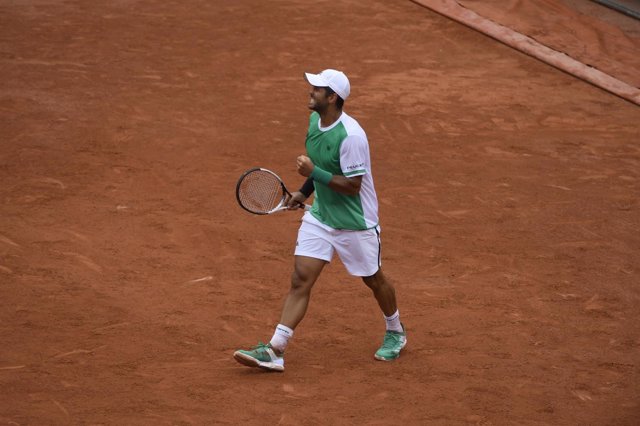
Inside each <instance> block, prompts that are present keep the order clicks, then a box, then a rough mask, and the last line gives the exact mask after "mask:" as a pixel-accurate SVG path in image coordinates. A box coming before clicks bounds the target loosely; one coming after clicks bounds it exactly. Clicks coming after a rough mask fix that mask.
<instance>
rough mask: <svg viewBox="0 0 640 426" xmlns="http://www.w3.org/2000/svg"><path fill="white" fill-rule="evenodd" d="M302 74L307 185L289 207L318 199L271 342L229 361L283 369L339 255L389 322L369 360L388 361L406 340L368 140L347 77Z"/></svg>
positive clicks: (300, 162)
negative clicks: (354, 113) (387, 269)
mask: <svg viewBox="0 0 640 426" xmlns="http://www.w3.org/2000/svg"><path fill="white" fill-rule="evenodd" d="M305 76H306V79H307V81H308V82H309V84H311V89H310V91H309V104H308V107H309V109H310V110H312V111H313V112H312V113H311V116H310V120H309V131H308V133H307V138H306V149H307V155H300V156H299V157H298V158H297V169H298V173H300V174H301V175H302V176H305V177H306V178H307V180H306V181H305V183H304V185H303V186H302V188H301V189H300V190H299V191H296V192H293V193H292V194H291V199H290V200H289V203H288V205H289V208H290V209H297V208H299V206H300V205H301V204H302V203H304V201H305V200H306V199H307V198H308V197H309V196H310V195H311V194H312V193H313V192H314V191H315V194H316V195H315V200H314V202H313V206H312V208H311V210H310V211H308V212H306V213H305V214H304V216H303V218H302V225H301V226H300V229H299V231H298V240H297V242H296V249H295V261H294V270H293V274H292V277H291V288H290V290H289V294H288V295H287V298H286V300H285V303H284V307H283V309H282V315H281V318H280V323H279V324H278V325H277V326H276V328H275V332H274V334H273V337H272V338H271V341H270V342H269V343H268V344H262V343H260V344H258V346H255V347H254V348H252V349H251V350H239V351H236V352H235V353H234V358H235V359H236V360H237V361H238V362H240V363H241V364H244V365H247V366H250V367H259V368H263V369H266V370H273V371H284V352H285V349H286V347H287V343H288V342H289V339H291V337H293V333H294V330H295V328H296V326H297V325H298V324H299V323H300V321H301V320H302V318H303V317H304V315H305V313H306V311H307V306H308V305H309V299H310V296H311V289H312V287H313V285H314V284H315V282H316V280H317V279H318V277H319V276H320V273H321V272H322V270H323V268H324V267H325V265H326V264H327V263H329V262H331V259H332V258H333V255H334V253H337V254H338V256H340V259H341V260H342V263H343V264H344V265H345V267H346V269H347V271H348V272H349V273H350V274H351V275H354V276H357V277H361V278H362V280H363V281H364V283H365V284H366V285H367V286H368V287H369V288H370V289H371V290H372V291H373V295H374V296H375V298H376V300H377V302H378V305H379V306H380V309H381V310H382V313H383V314H384V318H385V321H386V333H385V335H384V339H383V343H382V346H381V347H380V348H379V349H378V350H377V352H376V353H375V355H374V357H375V359H378V360H381V361H392V360H394V359H396V358H398V356H399V355H400V351H401V350H402V348H404V346H405V345H406V343H407V336H406V332H405V330H404V326H403V325H402V324H401V323H400V313H399V311H398V307H397V303H396V296H395V289H394V287H393V285H392V284H391V283H390V282H389V281H387V279H386V278H385V276H384V274H383V273H382V269H381V257H380V248H381V247H380V226H379V225H378V200H377V197H376V192H375V188H374V185H373V177H372V174H371V159H370V155H369V143H368V140H367V135H366V134H365V132H364V130H363V129H362V127H360V125H359V124H358V122H357V121H356V120H355V119H353V118H352V117H351V116H349V115H347V113H346V112H344V111H343V110H342V108H343V105H344V101H345V100H346V99H347V98H348V97H349V92H350V84H349V79H348V78H347V76H346V75H345V74H344V73H342V72H341V71H336V70H332V69H327V70H324V71H322V72H321V73H320V74H310V73H306V74H305Z"/></svg>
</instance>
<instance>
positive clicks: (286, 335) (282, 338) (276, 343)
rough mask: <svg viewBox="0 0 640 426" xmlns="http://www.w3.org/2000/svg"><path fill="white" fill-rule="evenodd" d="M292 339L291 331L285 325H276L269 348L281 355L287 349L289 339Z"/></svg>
mask: <svg viewBox="0 0 640 426" xmlns="http://www.w3.org/2000/svg"><path fill="white" fill-rule="evenodd" d="M292 337H293V330H292V329H290V328H289V327H287V326H286V325H282V324H278V325H277V326H276V331H275V332H274V333H273V337H272V338H271V341H270V342H269V343H271V346H273V348H274V349H276V350H277V351H278V352H280V353H282V352H284V350H285V349H286V348H287V343H289V339H290V338H292Z"/></svg>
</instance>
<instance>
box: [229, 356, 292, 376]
mask: <svg viewBox="0 0 640 426" xmlns="http://www.w3.org/2000/svg"><path fill="white" fill-rule="evenodd" d="M233 358H234V359H235V360H236V361H238V362H239V363H240V364H242V365H246V366H247V367H255V368H260V369H262V370H267V371H277V372H280V373H281V372H283V371H284V366H283V365H279V364H276V363H273V362H263V361H258V360H257V359H255V358H253V357H250V356H249V355H245V354H243V353H242V352H240V351H238V352H235V353H234V354H233Z"/></svg>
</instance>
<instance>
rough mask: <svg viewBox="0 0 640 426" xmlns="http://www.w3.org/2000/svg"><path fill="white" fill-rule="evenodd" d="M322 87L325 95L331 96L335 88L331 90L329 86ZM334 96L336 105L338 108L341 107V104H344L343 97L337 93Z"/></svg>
mask: <svg viewBox="0 0 640 426" xmlns="http://www.w3.org/2000/svg"><path fill="white" fill-rule="evenodd" d="M324 89H325V90H326V93H327V96H331V95H333V94H334V93H336V92H335V90H333V89H332V88H331V87H325V88H324ZM336 96H337V97H338V100H336V107H337V108H338V109H342V106H343V105H344V99H342V98H341V97H340V95H338V94H337V93H336Z"/></svg>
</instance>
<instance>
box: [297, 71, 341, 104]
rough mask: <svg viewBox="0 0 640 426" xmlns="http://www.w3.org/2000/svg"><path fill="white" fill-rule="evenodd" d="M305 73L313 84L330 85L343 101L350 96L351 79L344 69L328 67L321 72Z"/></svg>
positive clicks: (319, 85)
mask: <svg viewBox="0 0 640 426" xmlns="http://www.w3.org/2000/svg"><path fill="white" fill-rule="evenodd" d="M304 75H305V77H306V78H307V81H308V82H309V84H311V85H312V86H316V87H330V88H331V89H332V90H333V91H334V92H336V93H337V94H338V96H340V97H341V98H342V100H343V101H346V100H347V98H348V97H349V92H350V91H351V86H350V85H349V79H348V78H347V76H346V75H344V73H343V72H342V71H337V70H332V69H328V70H324V71H322V72H321V73H320V74H311V73H308V72H306V73H304Z"/></svg>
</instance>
